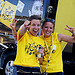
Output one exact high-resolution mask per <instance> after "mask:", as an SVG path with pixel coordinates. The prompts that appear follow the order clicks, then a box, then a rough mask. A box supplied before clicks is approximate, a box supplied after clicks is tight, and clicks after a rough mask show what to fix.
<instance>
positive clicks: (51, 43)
mask: <svg viewBox="0 0 75 75" xmlns="http://www.w3.org/2000/svg"><path fill="white" fill-rule="evenodd" d="M66 26H67V28H65V30H68V31H70V32H71V33H72V34H73V37H71V36H67V35H64V34H58V33H55V32H54V21H53V19H50V18H47V19H46V20H45V21H44V22H43V25H42V30H43V33H44V35H43V36H41V37H42V38H43V39H44V42H45V44H46V45H45V46H46V49H47V50H45V55H44V61H43V64H42V69H43V72H44V73H49V74H50V75H63V63H62V51H63V50H62V47H61V42H62V41H65V42H69V43H75V33H74V31H75V30H74V28H73V27H69V26H68V25H66Z"/></svg>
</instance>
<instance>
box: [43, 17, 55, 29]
mask: <svg viewBox="0 0 75 75" xmlns="http://www.w3.org/2000/svg"><path fill="white" fill-rule="evenodd" d="M46 22H51V23H53V27H55V20H54V19H51V18H46V19H45V20H44V21H43V24H42V28H43V26H44V25H45V23H46Z"/></svg>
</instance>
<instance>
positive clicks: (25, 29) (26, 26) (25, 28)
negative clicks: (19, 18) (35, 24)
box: [19, 21, 30, 39]
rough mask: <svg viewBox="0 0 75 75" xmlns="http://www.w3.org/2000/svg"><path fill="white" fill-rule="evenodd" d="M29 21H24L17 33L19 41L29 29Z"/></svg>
mask: <svg viewBox="0 0 75 75" xmlns="http://www.w3.org/2000/svg"><path fill="white" fill-rule="evenodd" d="M29 24H30V21H25V22H24V25H23V26H22V28H21V29H20V31H19V36H20V37H19V39H20V38H21V37H22V36H23V35H24V34H25V33H26V31H27V30H28V28H29V27H30V25H29Z"/></svg>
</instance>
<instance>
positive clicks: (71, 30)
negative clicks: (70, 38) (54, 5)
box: [65, 25, 74, 33]
mask: <svg viewBox="0 0 75 75" xmlns="http://www.w3.org/2000/svg"><path fill="white" fill-rule="evenodd" d="M66 26H67V27H68V28H65V30H68V31H70V32H71V33H73V32H74V27H69V26H68V25H66Z"/></svg>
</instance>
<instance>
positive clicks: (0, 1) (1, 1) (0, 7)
mask: <svg viewBox="0 0 75 75" xmlns="http://www.w3.org/2000/svg"><path fill="white" fill-rule="evenodd" d="M3 5H4V0H0V10H1V9H2V7H3Z"/></svg>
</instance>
